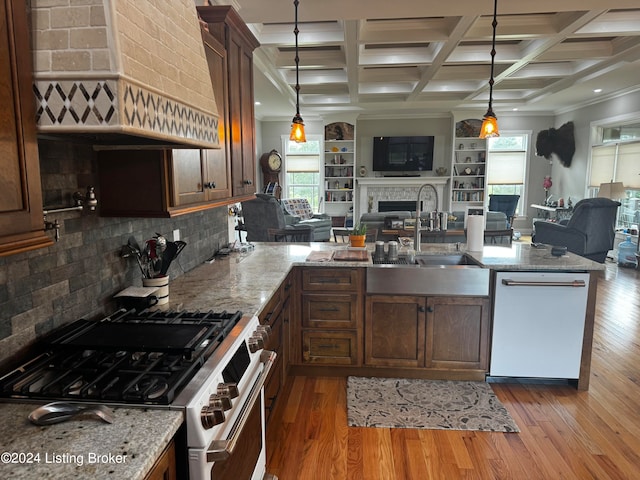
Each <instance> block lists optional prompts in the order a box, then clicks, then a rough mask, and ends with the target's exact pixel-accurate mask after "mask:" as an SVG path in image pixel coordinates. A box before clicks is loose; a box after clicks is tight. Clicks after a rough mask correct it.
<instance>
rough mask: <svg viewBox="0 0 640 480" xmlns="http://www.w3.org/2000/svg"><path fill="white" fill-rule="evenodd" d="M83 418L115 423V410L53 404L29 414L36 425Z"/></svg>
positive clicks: (98, 406)
mask: <svg viewBox="0 0 640 480" xmlns="http://www.w3.org/2000/svg"><path fill="white" fill-rule="evenodd" d="M81 417H86V418H95V419H98V420H102V421H104V422H106V423H113V410H111V409H110V408H109V407H106V406H104V405H86V404H81V403H71V402H53V403H48V404H46V405H43V406H41V407H38V408H36V409H35V410H34V411H32V412H31V413H30V414H29V417H28V418H29V421H30V422H31V423H34V424H35V425H52V424H54V423H61V422H65V421H67V420H71V419H72V418H81Z"/></svg>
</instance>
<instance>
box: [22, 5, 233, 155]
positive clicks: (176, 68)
mask: <svg viewBox="0 0 640 480" xmlns="http://www.w3.org/2000/svg"><path fill="white" fill-rule="evenodd" d="M29 3H30V8H31V27H32V44H33V49H34V52H33V55H34V88H33V90H34V94H35V101H36V123H37V128H38V134H39V135H40V136H43V137H46V136H49V135H53V136H56V137H58V136H59V135H61V134H64V135H68V136H70V137H74V138H78V139H81V140H84V141H87V142H91V143H93V144H94V145H104V146H127V145H135V146H145V147H146V146H160V145H167V146H172V147H191V148H221V146H220V135H221V131H222V124H220V125H219V117H218V110H217V107H216V102H215V97H214V93H213V87H212V85H211V76H210V73H209V67H208V64H207V59H206V57H205V51H204V46H203V42H202V36H201V31H200V24H199V22H198V16H197V12H196V8H195V4H194V2H193V0H171V1H164V0H102V2H99V1H98V2H95V1H94V2H51V1H50V0H31V1H30V2H29Z"/></svg>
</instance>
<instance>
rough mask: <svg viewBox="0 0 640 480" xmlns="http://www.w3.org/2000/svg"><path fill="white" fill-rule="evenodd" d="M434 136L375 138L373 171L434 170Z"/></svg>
mask: <svg viewBox="0 0 640 480" xmlns="http://www.w3.org/2000/svg"><path fill="white" fill-rule="evenodd" d="M433 144H434V137H433V136H415V137H373V169H374V170H375V171H379V172H422V171H425V170H433Z"/></svg>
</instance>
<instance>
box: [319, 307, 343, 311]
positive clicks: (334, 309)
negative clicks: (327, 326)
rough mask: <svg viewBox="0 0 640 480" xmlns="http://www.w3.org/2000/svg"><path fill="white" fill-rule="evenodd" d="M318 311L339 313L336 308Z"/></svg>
mask: <svg viewBox="0 0 640 480" xmlns="http://www.w3.org/2000/svg"><path fill="white" fill-rule="evenodd" d="M320 311H321V312H337V311H339V308H338V307H331V308H321V309H320Z"/></svg>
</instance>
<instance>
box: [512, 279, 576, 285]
mask: <svg viewBox="0 0 640 480" xmlns="http://www.w3.org/2000/svg"><path fill="white" fill-rule="evenodd" d="M502 284H503V285H506V286H507V287H586V286H587V284H586V283H585V281H584V280H570V281H567V282H552V281H551V282H535V281H519V280H510V279H508V278H503V279H502Z"/></svg>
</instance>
